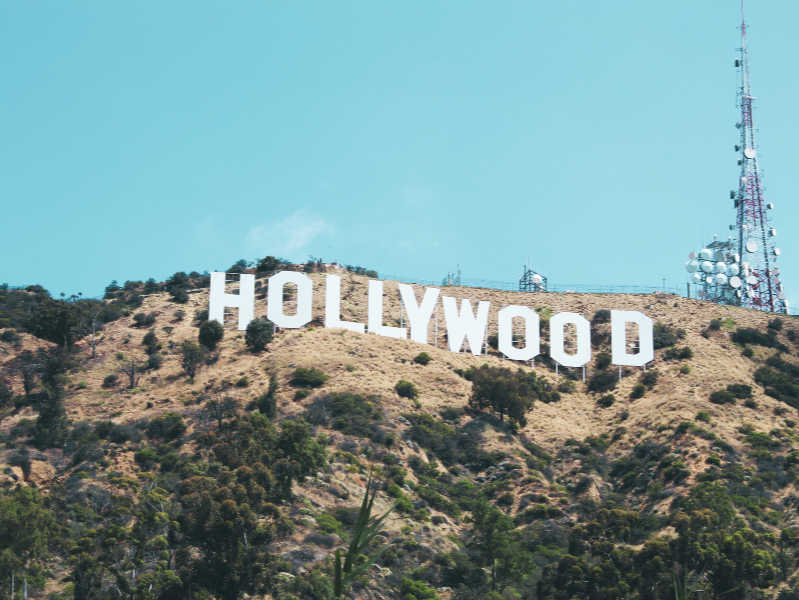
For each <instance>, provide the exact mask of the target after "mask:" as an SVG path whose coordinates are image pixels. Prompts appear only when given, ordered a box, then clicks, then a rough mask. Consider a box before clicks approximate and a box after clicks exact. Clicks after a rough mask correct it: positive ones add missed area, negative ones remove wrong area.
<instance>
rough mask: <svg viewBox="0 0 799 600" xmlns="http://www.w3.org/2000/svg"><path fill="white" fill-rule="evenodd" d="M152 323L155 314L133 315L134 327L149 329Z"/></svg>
mask: <svg viewBox="0 0 799 600" xmlns="http://www.w3.org/2000/svg"><path fill="white" fill-rule="evenodd" d="M153 323H155V313H152V312H151V313H149V314H145V313H136V314H135V315H133V326H134V327H149V326H150V325H152V324H153Z"/></svg>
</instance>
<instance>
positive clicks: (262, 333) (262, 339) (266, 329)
mask: <svg viewBox="0 0 799 600" xmlns="http://www.w3.org/2000/svg"><path fill="white" fill-rule="evenodd" d="M274 335H275V326H274V324H273V323H272V321H270V320H269V319H267V318H265V317H261V318H259V319H253V320H252V321H250V324H249V325H247V331H246V332H245V334H244V343H245V344H246V345H247V348H248V349H249V351H250V352H253V353H255V352H261V351H262V350H263V349H264V348H266V345H267V344H268V343H269V342H271V341H272V338H273V337H274Z"/></svg>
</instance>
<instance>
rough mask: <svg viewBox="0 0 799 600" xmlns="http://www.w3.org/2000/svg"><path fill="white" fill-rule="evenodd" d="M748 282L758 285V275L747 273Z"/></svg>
mask: <svg viewBox="0 0 799 600" xmlns="http://www.w3.org/2000/svg"><path fill="white" fill-rule="evenodd" d="M746 283H748V284H749V285H757V277H755V276H754V275H747V277H746Z"/></svg>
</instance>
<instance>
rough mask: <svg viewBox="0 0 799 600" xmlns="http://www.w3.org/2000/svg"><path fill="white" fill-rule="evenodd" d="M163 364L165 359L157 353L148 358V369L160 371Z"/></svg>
mask: <svg viewBox="0 0 799 600" xmlns="http://www.w3.org/2000/svg"><path fill="white" fill-rule="evenodd" d="M163 362H164V357H163V356H161V355H160V354H159V353H158V352H156V353H155V354H151V355H150V356H149V357H147V368H148V369H151V370H157V369H160V368H161V364H162V363H163Z"/></svg>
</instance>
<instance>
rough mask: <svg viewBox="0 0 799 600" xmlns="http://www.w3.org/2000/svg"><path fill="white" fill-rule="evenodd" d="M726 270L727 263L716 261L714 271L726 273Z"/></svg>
mask: <svg viewBox="0 0 799 600" xmlns="http://www.w3.org/2000/svg"><path fill="white" fill-rule="evenodd" d="M726 272H727V263H724V262H721V261H719V262H717V263H716V273H726Z"/></svg>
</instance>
